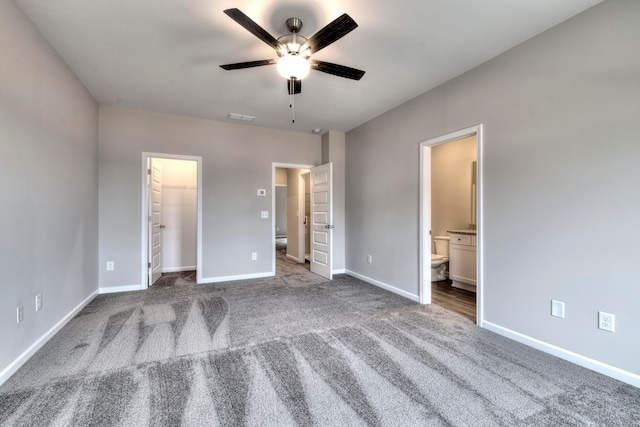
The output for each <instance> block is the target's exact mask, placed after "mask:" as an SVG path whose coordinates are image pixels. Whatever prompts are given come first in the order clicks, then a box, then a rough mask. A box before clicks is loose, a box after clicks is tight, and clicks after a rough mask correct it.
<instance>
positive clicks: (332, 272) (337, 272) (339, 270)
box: [331, 268, 347, 274]
mask: <svg viewBox="0 0 640 427" xmlns="http://www.w3.org/2000/svg"><path fill="white" fill-rule="evenodd" d="M346 272H347V270H346V269H344V268H338V269H337V270H333V271H331V274H345V273H346Z"/></svg>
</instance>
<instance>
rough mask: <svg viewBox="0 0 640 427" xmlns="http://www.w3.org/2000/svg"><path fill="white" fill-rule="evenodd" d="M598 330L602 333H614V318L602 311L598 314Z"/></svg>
mask: <svg viewBox="0 0 640 427" xmlns="http://www.w3.org/2000/svg"><path fill="white" fill-rule="evenodd" d="M598 328H600V329H602V330H603V331H609V332H615V331H616V316H615V315H614V314H611V313H605V312H604V311H599V312H598Z"/></svg>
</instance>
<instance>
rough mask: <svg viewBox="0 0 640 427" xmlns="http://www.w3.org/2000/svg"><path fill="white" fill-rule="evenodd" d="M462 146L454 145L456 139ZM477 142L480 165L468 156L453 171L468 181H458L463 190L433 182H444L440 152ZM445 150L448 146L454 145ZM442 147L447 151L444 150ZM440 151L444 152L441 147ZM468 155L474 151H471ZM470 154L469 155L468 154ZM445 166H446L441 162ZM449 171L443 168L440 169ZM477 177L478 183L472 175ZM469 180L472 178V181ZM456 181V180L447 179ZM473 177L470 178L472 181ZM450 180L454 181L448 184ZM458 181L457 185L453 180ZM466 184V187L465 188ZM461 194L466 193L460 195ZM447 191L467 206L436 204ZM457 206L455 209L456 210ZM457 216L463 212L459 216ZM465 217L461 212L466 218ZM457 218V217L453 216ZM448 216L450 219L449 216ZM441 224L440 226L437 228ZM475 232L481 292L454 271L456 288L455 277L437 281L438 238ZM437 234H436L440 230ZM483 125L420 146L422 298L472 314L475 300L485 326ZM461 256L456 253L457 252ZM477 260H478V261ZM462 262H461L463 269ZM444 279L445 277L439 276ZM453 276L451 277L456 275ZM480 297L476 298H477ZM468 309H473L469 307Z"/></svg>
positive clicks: (477, 280)
mask: <svg viewBox="0 0 640 427" xmlns="http://www.w3.org/2000/svg"><path fill="white" fill-rule="evenodd" d="M456 141H457V143H456V144H453V143H454V142H456ZM473 142H475V147H473V146H472V148H471V149H472V150H474V151H475V153H471V154H475V163H474V162H472V159H471V158H467V159H466V160H467V161H466V162H464V163H463V166H459V167H461V168H463V169H464V170H462V169H460V172H461V173H456V174H454V175H453V178H454V179H455V180H458V179H459V178H460V176H462V182H461V183H458V184H457V185H458V190H456V189H455V187H452V188H447V187H446V186H445V187H444V189H442V188H440V187H439V188H436V189H434V185H435V184H436V183H435V182H433V181H436V180H440V181H441V180H442V179H443V178H442V176H441V175H437V176H436V177H433V172H434V171H436V172H437V170H438V167H439V166H436V165H434V164H433V163H432V162H433V161H434V159H436V160H438V161H441V160H440V159H442V155H440V154H438V155H434V154H437V153H445V152H452V151H451V150H450V149H449V147H454V146H455V147H467V148H465V150H468V149H469V148H468V147H469V144H472V143H473ZM449 143H451V145H450V146H448V147H446V148H447V150H444V148H445V146H444V144H449ZM441 149H442V150H441ZM436 150H439V151H436ZM466 155H467V157H468V152H467V154H466ZM463 158H464V155H463ZM440 166H441V165H440ZM452 168H453V167H452V166H445V167H444V169H449V170H450V169H452ZM440 169H443V168H440ZM472 177H473V178H475V181H474V180H473V179H472ZM467 178H468V179H467ZM445 179H450V178H445ZM467 181H468V182H467ZM447 184H449V183H447ZM452 185H455V184H452ZM460 186H462V187H463V189H462V190H460ZM456 191H458V193H459V195H457V196H456V195H455V194H447V192H451V193H455V192H456ZM460 193H461V195H460ZM442 194H445V195H446V196H447V197H449V198H453V199H455V198H456V197H458V201H459V200H460V198H462V199H463V202H462V203H463V206H462V207H460V205H458V206H457V207H456V206H455V202H454V203H453V204H452V203H450V206H449V207H448V209H449V210H448V211H447V209H444V208H443V207H442V206H440V205H438V206H436V204H441V203H443V202H442ZM451 206H453V207H454V209H453V210H452V209H451ZM456 215H458V217H457V218H455V217H456ZM460 215H461V216H460ZM450 217H453V218H450ZM443 218H444V219H443ZM434 227H435V228H434ZM451 229H453V230H463V229H464V230H463V231H468V230H472V231H471V233H473V234H472V236H473V237H470V238H469V241H470V242H471V241H472V242H473V244H474V246H475V247H474V248H473V249H474V250H475V251H476V254H475V286H474V289H475V295H474V294H473V293H472V292H469V288H470V287H469V288H467V287H465V288H463V289H462V290H461V289H459V288H458V287H457V285H459V283H458V282H457V281H456V280H455V278H456V276H455V275H452V276H451V277H450V278H453V279H454V281H453V284H454V285H456V286H453V287H452V286H451V283H452V282H451V280H448V279H445V280H443V281H441V282H438V281H436V282H432V281H431V280H432V270H431V254H432V253H435V250H434V238H435V236H436V235H438V234H439V235H443V234H444V235H448V231H449V230H451ZM434 233H435V234H434ZM482 238H483V235H482V125H477V126H473V127H470V128H466V129H462V130H460V131H457V132H453V133H450V134H447V135H443V136H440V137H437V138H433V139H430V140H428V141H424V142H422V143H421V144H420V263H419V264H420V302H421V303H423V304H430V303H438V304H439V305H444V306H446V307H448V308H450V309H454V310H455V311H459V312H460V313H461V314H463V315H465V314H468V311H469V310H470V309H469V304H470V303H471V304H473V303H475V307H473V306H471V309H473V308H475V316H467V317H474V318H475V322H476V323H477V324H478V325H481V324H482V321H483V316H482V313H483V311H482V286H483V283H482V241H483V240H482ZM451 255H453V254H451V251H450V255H449V270H450V267H451ZM454 256H455V255H454ZM472 260H473V259H472ZM457 267H459V264H457V265H456V267H454V268H457ZM439 278H441V277H439ZM450 278H449V279H450ZM474 300H475V301H474ZM465 310H467V313H464V311H465Z"/></svg>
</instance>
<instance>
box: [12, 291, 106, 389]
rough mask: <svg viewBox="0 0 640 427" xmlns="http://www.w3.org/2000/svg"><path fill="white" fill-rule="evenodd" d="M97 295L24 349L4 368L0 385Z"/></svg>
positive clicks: (77, 307) (78, 306)
mask: <svg viewBox="0 0 640 427" xmlns="http://www.w3.org/2000/svg"><path fill="white" fill-rule="evenodd" d="M97 295H98V292H97V291H96V292H93V293H92V294H91V295H89V296H88V297H87V298H85V300H84V301H82V302H81V303H80V304H78V305H77V306H76V307H75V308H74V309H73V310H71V311H70V312H69V313H68V314H67V315H66V316H64V317H63V318H62V319H61V320H60V321H59V322H58V323H56V324H55V325H54V326H53V327H52V328H51V329H49V330H48V331H47V332H45V334H44V335H42V336H41V337H40V338H38V339H37V340H36V342H34V343H33V344H31V346H30V347H29V348H28V349H26V350H25V351H24V352H23V353H22V354H21V355H20V356H18V358H17V359H16V360H14V361H13V362H11V363H10V364H9V366H7V367H6V368H4V369H3V370H2V371H1V372H0V385H2V384H3V383H4V382H5V381H6V380H8V379H9V378H10V377H11V375H13V374H15V373H16V371H17V370H18V369H20V367H21V366H22V365H24V364H25V363H26V362H27V360H29V359H30V358H31V356H33V355H34V354H35V352H36V351H38V350H40V348H42V346H43V345H45V344H46V343H47V341H49V340H50V339H51V337H53V336H54V335H55V334H56V333H58V331H59V330H60V329H62V328H63V327H64V325H66V324H67V323H69V321H70V320H71V319H73V318H74V317H75V315H76V314H78V313H79V312H80V310H82V309H83V308H85V307H86V306H87V304H89V303H90V302H91V300H93V299H94V298H95V297H96V296H97Z"/></svg>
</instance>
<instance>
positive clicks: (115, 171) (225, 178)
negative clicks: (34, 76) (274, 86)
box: [99, 105, 320, 288]
mask: <svg viewBox="0 0 640 427" xmlns="http://www.w3.org/2000/svg"><path fill="white" fill-rule="evenodd" d="M99 114H100V131H99V154H100V165H99V168H100V177H99V180H100V264H99V266H100V268H99V273H100V287H101V288H108V287H114V286H132V285H139V284H140V275H141V271H140V253H141V243H140V215H141V213H140V209H141V207H140V206H141V200H140V199H141V194H140V193H141V188H140V187H141V177H140V174H141V153H142V152H155V153H170V154H182V155H191V156H202V175H203V178H202V198H203V200H202V228H203V229H202V233H203V243H202V258H203V264H204V265H203V268H202V270H203V271H202V276H203V280H205V281H207V280H208V279H210V280H215V279H219V278H224V277H229V276H232V277H233V276H243V275H253V274H262V273H269V272H270V271H271V268H272V262H273V256H274V245H273V237H272V228H271V227H272V225H271V224H272V221H271V218H269V219H261V218H260V211H262V210H266V211H271V206H272V197H273V195H272V194H271V190H267V197H257V196H256V190H257V189H259V188H265V189H271V188H272V173H273V166H272V163H273V162H280V163H298V164H319V162H320V136H317V135H312V134H305V133H294V132H286V131H277V130H270V129H264V128H258V127H255V126H250V125H239V124H235V123H226V122H215V121H209V120H202V119H193V118H187V117H179V116H172V115H167V114H160V113H147V112H141V111H133V110H124V109H119V108H115V107H107V106H102V105H101V106H100V113H99ZM251 252H257V253H258V259H257V260H256V261H252V260H251ZM106 261H114V262H115V270H114V271H106V268H105V263H106Z"/></svg>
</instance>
